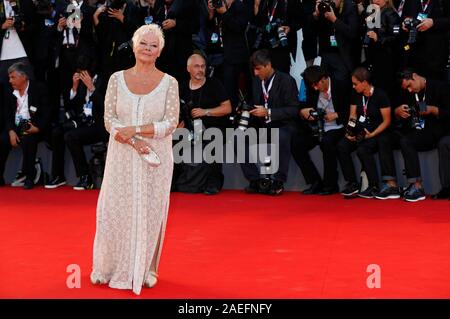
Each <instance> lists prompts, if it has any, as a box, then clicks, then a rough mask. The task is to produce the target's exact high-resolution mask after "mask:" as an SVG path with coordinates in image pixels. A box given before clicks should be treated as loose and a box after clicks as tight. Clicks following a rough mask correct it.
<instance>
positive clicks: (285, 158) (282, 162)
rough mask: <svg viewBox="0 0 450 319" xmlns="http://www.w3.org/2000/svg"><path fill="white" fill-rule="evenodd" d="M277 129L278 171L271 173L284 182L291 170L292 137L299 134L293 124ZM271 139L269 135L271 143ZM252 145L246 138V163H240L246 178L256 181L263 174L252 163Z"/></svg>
mask: <svg viewBox="0 0 450 319" xmlns="http://www.w3.org/2000/svg"><path fill="white" fill-rule="evenodd" d="M277 129H278V132H279V133H278V134H279V141H278V154H277V155H276V156H278V171H277V172H275V173H274V174H271V175H272V177H273V179H275V180H279V181H281V182H283V183H284V182H286V181H287V173H288V171H289V161H290V157H291V145H292V137H293V136H295V135H296V134H297V128H296V127H295V126H293V125H286V126H283V127H280V128H277ZM268 130H269V131H270V128H268ZM271 141H272V140H271V137H269V138H268V140H267V142H268V143H270V142H271ZM274 142H275V141H274ZM236 144H237V143H235V146H237V147H239V146H238V145H236ZM250 146H251V144H250V143H249V141H248V139H245V146H244V147H245V153H246V154H245V163H241V164H240V165H241V169H242V172H243V173H244V176H245V178H246V179H247V180H249V181H256V180H258V179H260V178H262V177H263V174H262V173H261V172H260V170H259V169H258V166H257V165H256V164H255V163H250V156H249V153H250ZM273 155H274V154H272V158H273ZM272 164H273V163H272Z"/></svg>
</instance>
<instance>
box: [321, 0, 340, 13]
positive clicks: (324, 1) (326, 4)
mask: <svg viewBox="0 0 450 319" xmlns="http://www.w3.org/2000/svg"><path fill="white" fill-rule="evenodd" d="M317 9H318V10H319V13H320V14H321V15H324V14H325V13H326V12H330V11H331V9H333V10H334V9H336V5H335V3H334V1H333V0H320V1H319V4H318V5H317Z"/></svg>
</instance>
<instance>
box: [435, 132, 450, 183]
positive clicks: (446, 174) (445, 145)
mask: <svg viewBox="0 0 450 319" xmlns="http://www.w3.org/2000/svg"><path fill="white" fill-rule="evenodd" d="M438 150H439V177H440V179H441V185H442V187H450V133H449V134H447V135H445V136H444V137H442V138H441V139H440V141H439V143H438Z"/></svg>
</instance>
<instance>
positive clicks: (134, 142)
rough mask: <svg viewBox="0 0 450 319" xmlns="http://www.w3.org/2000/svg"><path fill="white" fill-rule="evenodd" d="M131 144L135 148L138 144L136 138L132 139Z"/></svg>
mask: <svg viewBox="0 0 450 319" xmlns="http://www.w3.org/2000/svg"><path fill="white" fill-rule="evenodd" d="M130 144H131V145H132V146H134V145H135V144H136V138H134V137H132V138H130Z"/></svg>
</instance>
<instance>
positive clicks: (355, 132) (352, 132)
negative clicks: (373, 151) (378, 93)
mask: <svg viewBox="0 0 450 319" xmlns="http://www.w3.org/2000/svg"><path fill="white" fill-rule="evenodd" d="M367 124H368V119H367V118H365V117H363V116H360V117H359V119H354V118H352V119H350V120H349V121H348V123H347V127H346V133H347V135H349V136H352V137H355V138H356V141H357V142H359V141H361V140H362V139H364V136H366V130H365V129H366V127H367Z"/></svg>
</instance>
